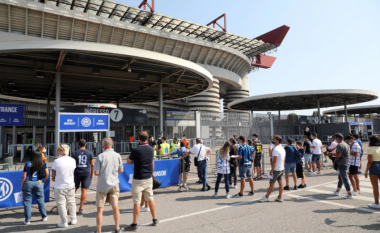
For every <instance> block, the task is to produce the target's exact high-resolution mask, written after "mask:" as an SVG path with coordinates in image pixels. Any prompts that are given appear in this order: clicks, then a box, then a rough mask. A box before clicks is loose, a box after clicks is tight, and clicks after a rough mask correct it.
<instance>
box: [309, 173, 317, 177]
mask: <svg viewBox="0 0 380 233" xmlns="http://www.w3.org/2000/svg"><path fill="white" fill-rule="evenodd" d="M309 175H311V176H315V175H317V173H315V172H312V173H310V174H309Z"/></svg>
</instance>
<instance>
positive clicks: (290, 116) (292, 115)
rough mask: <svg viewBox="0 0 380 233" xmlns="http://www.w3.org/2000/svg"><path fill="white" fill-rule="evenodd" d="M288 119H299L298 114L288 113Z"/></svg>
mask: <svg viewBox="0 0 380 233" xmlns="http://www.w3.org/2000/svg"><path fill="white" fill-rule="evenodd" d="M288 120H292V121H298V115H297V114H295V113H289V114H288Z"/></svg>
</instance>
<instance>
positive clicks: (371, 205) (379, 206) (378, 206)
mask: <svg viewBox="0 0 380 233" xmlns="http://www.w3.org/2000/svg"><path fill="white" fill-rule="evenodd" d="M368 207H369V208H374V209H380V205H379V204H376V203H372V204H368Z"/></svg>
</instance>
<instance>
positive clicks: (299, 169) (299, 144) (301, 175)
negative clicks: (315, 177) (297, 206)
mask: <svg viewBox="0 0 380 233" xmlns="http://www.w3.org/2000/svg"><path fill="white" fill-rule="evenodd" d="M296 146H297V150H298V151H299V152H300V153H299V154H301V158H299V160H300V161H301V166H299V165H298V164H297V168H296V172H297V178H302V182H301V184H300V185H298V188H301V189H303V188H306V180H305V174H304V173H303V168H302V159H303V155H304V154H305V150H304V149H303V147H302V142H301V141H297V142H296Z"/></svg>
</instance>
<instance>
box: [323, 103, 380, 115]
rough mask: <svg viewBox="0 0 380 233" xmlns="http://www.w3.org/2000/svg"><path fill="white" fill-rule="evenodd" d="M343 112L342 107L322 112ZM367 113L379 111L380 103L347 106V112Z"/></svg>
mask: <svg viewBox="0 0 380 233" xmlns="http://www.w3.org/2000/svg"><path fill="white" fill-rule="evenodd" d="M335 113H336V114H344V108H337V109H331V110H327V111H324V112H323V114H335ZM369 113H377V114H379V113H380V105H366V106H355V107H349V108H347V114H369Z"/></svg>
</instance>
